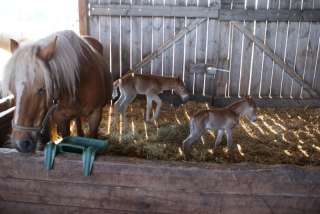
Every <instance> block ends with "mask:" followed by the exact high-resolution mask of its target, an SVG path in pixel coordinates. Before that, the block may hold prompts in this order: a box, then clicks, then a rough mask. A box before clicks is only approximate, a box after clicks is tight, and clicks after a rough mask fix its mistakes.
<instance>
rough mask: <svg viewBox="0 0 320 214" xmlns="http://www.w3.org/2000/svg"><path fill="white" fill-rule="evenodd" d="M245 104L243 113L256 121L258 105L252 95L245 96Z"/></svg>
mask: <svg viewBox="0 0 320 214" xmlns="http://www.w3.org/2000/svg"><path fill="white" fill-rule="evenodd" d="M244 103H245V106H244V108H243V111H242V115H243V116H245V117H246V118H248V120H250V121H252V122H255V121H256V120H257V105H256V103H255V101H254V100H253V99H252V97H245V98H244Z"/></svg>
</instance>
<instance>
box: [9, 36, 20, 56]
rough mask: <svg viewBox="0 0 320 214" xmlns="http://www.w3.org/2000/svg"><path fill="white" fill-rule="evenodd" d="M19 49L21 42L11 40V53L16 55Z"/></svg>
mask: <svg viewBox="0 0 320 214" xmlns="http://www.w3.org/2000/svg"><path fill="white" fill-rule="evenodd" d="M18 48H19V42H17V41H16V40H14V39H10V51H11V53H14V52H15V51H16V50H17V49H18Z"/></svg>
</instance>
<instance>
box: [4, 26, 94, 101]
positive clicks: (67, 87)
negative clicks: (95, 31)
mask: <svg viewBox="0 0 320 214" xmlns="http://www.w3.org/2000/svg"><path fill="white" fill-rule="evenodd" d="M55 36H57V37H58V40H57V43H56V49H55V53H54V55H53V57H52V59H51V60H50V61H48V62H47V63H45V62H43V61H42V60H40V59H39V58H38V57H37V51H38V50H39V48H43V47H45V46H47V45H48V44H49V43H50V42H52V40H53V39H54V37H55ZM84 53H87V54H88V53H89V54H90V53H91V54H95V53H94V52H93V51H92V50H91V48H90V47H89V46H88V45H87V44H86V43H85V42H84V41H83V40H82V39H81V38H80V37H79V36H77V35H76V34H75V33H74V32H73V31H62V32H58V33H55V34H53V35H51V36H49V37H46V38H44V39H41V40H39V41H37V42H35V43H32V44H29V45H26V46H24V47H20V48H19V49H18V50H17V51H16V52H15V53H14V54H13V56H12V57H11V58H10V60H9V61H8V63H7V65H6V67H5V74H4V80H3V83H2V84H1V91H2V94H8V93H9V91H10V84H11V82H12V81H14V82H15V81H17V80H19V79H20V80H22V79H23V80H27V81H31V82H32V81H33V80H34V78H35V72H34V71H35V70H41V71H42V74H41V75H42V77H43V80H44V84H45V88H46V91H47V95H48V97H52V94H53V93H54V92H53V91H52V90H53V88H54V87H53V85H55V86H56V87H55V89H57V90H58V91H57V92H56V93H61V92H63V93H67V94H69V97H70V98H74V97H75V96H74V95H75V94H76V93H77V84H78V81H79V76H80V74H79V73H80V70H79V65H80V60H86V59H87V57H86V56H85V54H84ZM91 58H93V57H91ZM59 90H60V91H59Z"/></svg>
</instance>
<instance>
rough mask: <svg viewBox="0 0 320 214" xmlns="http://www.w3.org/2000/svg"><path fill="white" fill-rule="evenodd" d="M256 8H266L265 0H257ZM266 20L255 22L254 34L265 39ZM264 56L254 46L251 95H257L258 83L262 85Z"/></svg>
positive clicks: (258, 90) (258, 92)
mask: <svg viewBox="0 0 320 214" xmlns="http://www.w3.org/2000/svg"><path fill="white" fill-rule="evenodd" d="M257 3H258V5H257V9H267V3H268V2H267V1H261V0H260V1H258V2H257ZM266 25H267V24H266V22H256V36H257V37H258V38H262V39H263V40H264V39H265V30H266ZM265 57H266V56H264V54H263V51H262V50H261V49H260V48H256V47H254V56H253V60H254V61H253V64H252V80H251V95H252V96H256V97H259V95H260V85H262V81H263V75H264V70H263V69H264V61H265V59H264V58H265Z"/></svg>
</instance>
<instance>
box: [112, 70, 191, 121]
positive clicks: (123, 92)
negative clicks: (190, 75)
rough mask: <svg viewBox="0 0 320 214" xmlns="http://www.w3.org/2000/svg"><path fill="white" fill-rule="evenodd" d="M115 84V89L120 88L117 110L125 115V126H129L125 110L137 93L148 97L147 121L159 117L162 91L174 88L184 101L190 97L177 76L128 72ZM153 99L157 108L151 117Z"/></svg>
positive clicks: (116, 104)
mask: <svg viewBox="0 0 320 214" xmlns="http://www.w3.org/2000/svg"><path fill="white" fill-rule="evenodd" d="M113 86H114V90H115V89H116V88H117V87H119V90H120V97H119V99H118V100H117V102H116V103H115V111H116V112H118V113H120V114H122V115H123V119H124V123H125V126H127V120H126V115H125V112H126V111H127V108H128V105H129V104H130V103H131V102H132V101H133V100H134V99H135V97H136V96H137V94H141V95H146V97H147V111H146V121H147V122H151V121H152V120H156V119H157V118H158V117H159V114H160V108H161V104H162V101H161V99H160V97H159V96H158V94H160V93H161V92H163V91H166V90H173V91H174V92H176V93H177V94H179V96H180V97H181V99H182V100H183V101H186V100H187V99H188V97H189V95H188V92H187V90H186V88H185V85H184V83H183V82H182V80H180V79H179V78H175V77H162V76H155V75H142V74H135V73H128V74H126V75H125V76H123V77H122V78H120V79H118V80H117V81H115V82H114V85H113ZM153 101H154V102H155V103H156V104H157V108H156V112H155V114H154V116H153V117H152V118H151V119H150V113H151V108H152V102H153Z"/></svg>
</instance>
